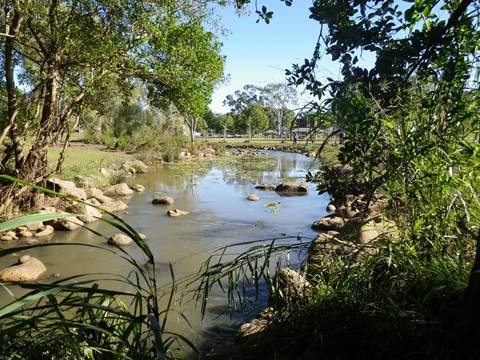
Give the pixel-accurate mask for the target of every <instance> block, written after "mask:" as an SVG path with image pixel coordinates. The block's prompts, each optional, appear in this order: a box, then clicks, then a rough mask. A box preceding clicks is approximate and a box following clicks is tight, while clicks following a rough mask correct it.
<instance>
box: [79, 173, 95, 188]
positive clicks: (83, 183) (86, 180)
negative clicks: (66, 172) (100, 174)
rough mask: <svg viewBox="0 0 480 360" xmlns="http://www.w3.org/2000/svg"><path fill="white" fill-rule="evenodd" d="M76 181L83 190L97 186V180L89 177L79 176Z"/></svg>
mask: <svg viewBox="0 0 480 360" xmlns="http://www.w3.org/2000/svg"><path fill="white" fill-rule="evenodd" d="M74 180H75V184H77V186H78V187H79V188H82V189H86V188H91V187H92V186H94V185H95V179H93V178H91V177H87V176H82V175H77V176H75V178H74Z"/></svg>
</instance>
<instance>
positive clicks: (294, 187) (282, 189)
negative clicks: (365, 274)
mask: <svg viewBox="0 0 480 360" xmlns="http://www.w3.org/2000/svg"><path fill="white" fill-rule="evenodd" d="M275 191H276V192H278V193H281V194H288V195H305V194H306V193H307V192H308V188H307V186H306V185H305V184H297V183H285V184H279V185H277V187H276V188H275Z"/></svg>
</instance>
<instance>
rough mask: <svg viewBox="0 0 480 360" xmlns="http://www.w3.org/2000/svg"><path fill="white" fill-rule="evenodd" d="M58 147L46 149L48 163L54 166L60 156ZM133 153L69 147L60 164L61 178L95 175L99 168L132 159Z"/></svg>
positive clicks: (68, 178) (71, 178) (113, 165)
mask: <svg viewBox="0 0 480 360" xmlns="http://www.w3.org/2000/svg"><path fill="white" fill-rule="evenodd" d="M60 151H61V149H60V148H56V147H52V148H50V149H49V150H48V163H49V164H51V166H55V164H56V163H57V159H58V157H59V156H60ZM133 158H134V155H131V154H127V153H124V152H120V151H107V150H102V149H99V148H83V147H71V148H68V149H67V150H66V151H65V161H64V163H63V166H62V174H61V177H62V179H65V180H73V178H74V177H75V176H76V175H82V176H95V175H98V174H99V171H100V169H101V168H110V167H115V165H118V164H120V163H122V162H125V161H128V160H132V159H133Z"/></svg>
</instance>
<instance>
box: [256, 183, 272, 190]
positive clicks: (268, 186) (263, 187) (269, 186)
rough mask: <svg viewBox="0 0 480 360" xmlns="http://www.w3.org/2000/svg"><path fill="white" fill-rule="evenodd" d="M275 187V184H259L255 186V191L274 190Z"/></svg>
mask: <svg viewBox="0 0 480 360" xmlns="http://www.w3.org/2000/svg"><path fill="white" fill-rule="evenodd" d="M276 187H277V185H276V184H260V185H257V186H255V189H257V190H275V188H276Z"/></svg>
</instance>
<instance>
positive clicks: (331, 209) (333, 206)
mask: <svg viewBox="0 0 480 360" xmlns="http://www.w3.org/2000/svg"><path fill="white" fill-rule="evenodd" d="M336 210H337V208H336V207H335V205H333V204H332V203H330V204H328V205H327V211H328V212H335V211H336Z"/></svg>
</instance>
